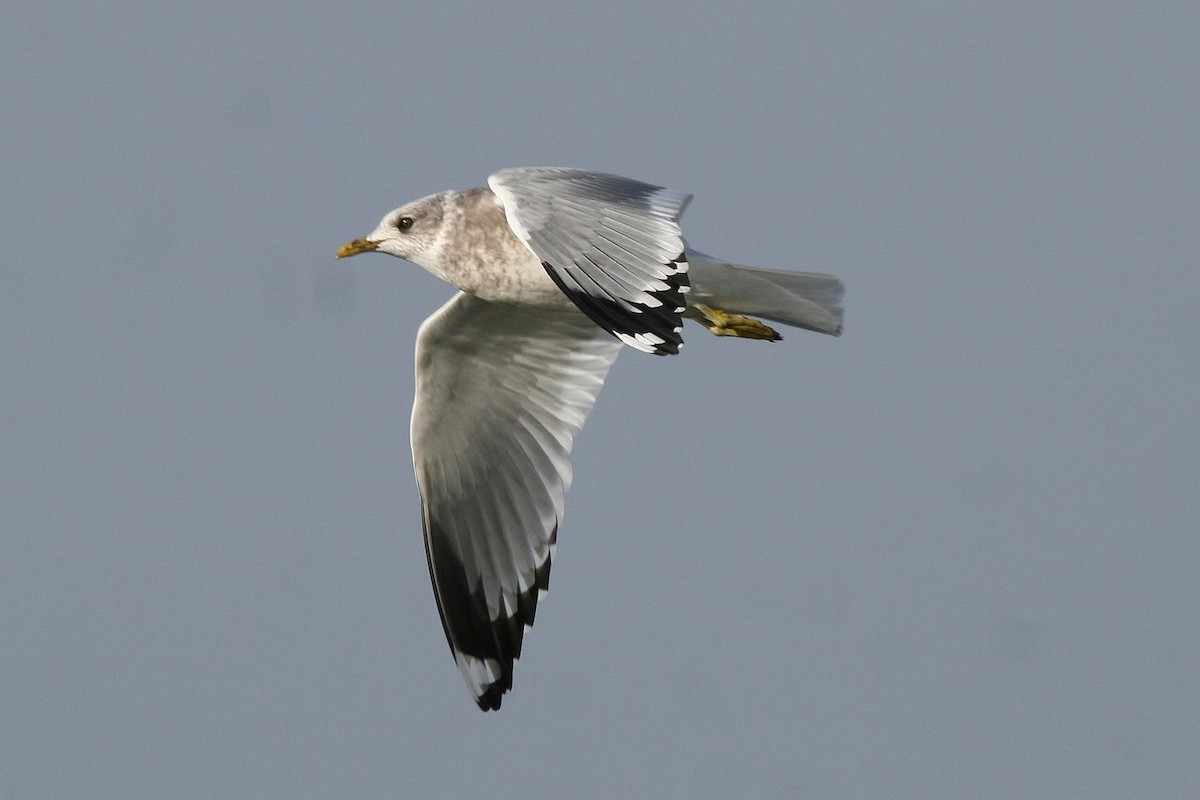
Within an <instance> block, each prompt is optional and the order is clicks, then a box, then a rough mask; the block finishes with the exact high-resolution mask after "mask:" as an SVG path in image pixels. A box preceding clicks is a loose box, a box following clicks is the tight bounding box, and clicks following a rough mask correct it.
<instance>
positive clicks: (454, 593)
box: [412, 294, 621, 711]
mask: <svg viewBox="0 0 1200 800" xmlns="http://www.w3.org/2000/svg"><path fill="white" fill-rule="evenodd" d="M620 348H621V345H620V344H619V343H618V342H617V341H615V340H614V339H613V338H612V337H610V336H607V335H605V334H604V333H603V332H602V331H600V330H599V329H597V328H596V326H595V325H593V324H592V323H591V322H590V321H588V320H587V319H586V318H585V317H583V316H582V315H580V314H577V313H575V312H574V311H571V310H554V309H542V308H532V307H528V306H515V305H508V304H503V303H490V302H488V301H486V300H481V299H479V298H477V297H474V296H472V295H467V294H459V295H457V296H456V297H454V299H452V300H451V301H450V302H448V303H446V305H444V306H442V308H441V309H439V310H438V311H437V312H436V313H435V314H433V316H431V317H430V318H429V319H427V320H426V321H425V322H424V324H423V325H422V326H421V330H420V333H419V334H418V336H417V390H416V399H415V401H414V403H413V416H412V449H413V464H414V466H415V468H416V473H417V486H418V488H419V489H420V492H421V502H422V505H423V511H424V523H425V554H426V556H427V557H428V559H429V576H430V578H431V579H432V581H433V592H434V595H435V597H436V598H437V604H438V611H439V613H440V614H441V616H442V627H443V628H444V629H445V632H446V640H447V641H448V642H449V643H450V649H451V650H452V651H453V653H454V660H455V662H456V663H457V664H458V667H459V670H460V671H461V672H462V674H463V678H465V679H466V681H467V686H468V687H469V688H470V689H471V692H472V694H474V696H475V701H476V702H477V703H478V704H479V707H480V708H481V709H483V710H484V711H487V710H489V709H495V708H499V707H500V700H501V695H503V694H504V692H506V691H508V690H509V689H510V688H512V668H513V660H514V659H516V658H518V657H519V656H520V655H521V641H522V638H523V636H524V633H525V628H526V627H528V626H531V625H532V624H533V618H534V612H535V611H536V608H537V601H538V593H539V592H544V591H545V590H546V588H547V586H548V580H549V575H550V558H551V555H552V554H553V552H554V542H555V537H556V536H557V533H558V524H559V521H560V520H561V519H562V514H563V495H564V493H565V492H566V490H567V488H568V487H569V486H570V484H571V463H570V452H571V443H572V440H573V439H574V437H575V434H577V433H578V432H579V430H580V429H581V428H582V427H583V423H584V420H585V419H586V418H587V415H588V413H589V412H590V411H591V410H592V406H593V405H594V404H595V402H596V395H597V394H599V392H600V387H601V386H602V385H603V383H604V378H605V376H606V375H607V374H608V368H609V367H610V366H611V365H612V362H613V361H614V360H615V359H616V357H617V353H618V352H619V351H620Z"/></svg>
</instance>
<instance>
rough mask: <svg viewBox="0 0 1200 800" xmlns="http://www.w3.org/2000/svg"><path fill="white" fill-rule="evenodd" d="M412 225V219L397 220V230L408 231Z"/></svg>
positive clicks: (401, 218)
mask: <svg viewBox="0 0 1200 800" xmlns="http://www.w3.org/2000/svg"><path fill="white" fill-rule="evenodd" d="M412 224H413V218H412V217H400V219H398V220H396V228H397V229H399V230H402V231H406V230H408V229H409V228H411V227H412Z"/></svg>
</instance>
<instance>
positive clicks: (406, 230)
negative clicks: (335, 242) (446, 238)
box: [334, 192, 445, 269]
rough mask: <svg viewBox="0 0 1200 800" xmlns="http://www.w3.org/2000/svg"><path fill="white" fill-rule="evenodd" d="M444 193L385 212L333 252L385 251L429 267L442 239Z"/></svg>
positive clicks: (338, 254)
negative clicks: (372, 227)
mask: <svg viewBox="0 0 1200 800" xmlns="http://www.w3.org/2000/svg"><path fill="white" fill-rule="evenodd" d="M444 194H445V193H444V192H443V193H442V194H435V195H430V196H429V197H423V198H421V199H420V200H414V201H413V202H411V203H409V204H407V205H403V206H400V208H397V209H396V210H395V211H389V212H388V213H387V214H386V215H385V216H384V218H383V219H382V220H380V222H379V225H378V226H377V227H376V228H375V230H373V231H371V233H369V234H368V235H366V236H365V237H363V238H361V239H355V240H354V241H352V242H346V243H345V244H344V245H342V246H341V247H339V248H338V250H337V252H336V253H334V257H335V258H349V257H350V256H356V255H358V254H359V253H370V252H377V253H387V254H388V255H390V256H396V257H397V258H403V259H405V260H406V261H411V262H412V263H414V264H416V265H417V266H419V267H424V268H425V269H429V268H430V267H431V266H432V265H433V263H434V262H435V261H436V253H437V252H438V250H439V249H440V248H439V244H440V242H441V238H442V218H443V216H444V213H445V211H444V209H445V198H444V197H443V195H444Z"/></svg>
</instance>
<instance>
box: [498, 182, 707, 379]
mask: <svg viewBox="0 0 1200 800" xmlns="http://www.w3.org/2000/svg"><path fill="white" fill-rule="evenodd" d="M488 185H489V186H490V187H491V189H492V191H493V192H495V194H496V196H497V197H499V198H500V201H501V202H502V203H503V204H504V213H505V216H506V218H507V220H508V225H509V227H510V228H511V229H512V230H513V232H514V233H515V234H516V235H517V237H518V238H519V239H520V240H521V241H522V242H524V243H525V245H526V246H527V247H528V248H529V249H530V251H531V252H533V254H534V255H535V256H537V258H538V259H539V260H541V262H542V265H543V266H544V267H545V269H546V272H547V273H548V274H549V275H550V277H551V278H552V279H553V280H554V282H555V283H556V284H557V285H558V287H559V289H561V290H562V291H563V293H564V294H566V295H567V297H569V298H570V299H571V301H572V302H574V303H575V305H576V306H578V307H579V309H580V310H581V311H583V312H584V313H585V314H587V315H588V316H589V317H590V318H591V319H592V320H593V321H594V322H596V323H597V324H598V325H600V326H601V327H602V328H604V329H605V330H606V331H608V332H609V333H611V334H613V335H615V336H616V337H617V338H618V339H620V340H621V341H622V342H625V343H626V344H628V345H631V346H633V347H636V348H637V349H639V350H642V351H644V352H648V353H656V354H658V355H669V354H673V353H677V352H679V347H680V345H682V343H683V339H682V336H681V335H680V333H681V331H682V330H683V321H682V317H681V315H682V313H683V311H684V308H685V307H686V305H687V303H686V301H685V300H684V297H683V295H684V294H685V293H686V292H687V291H688V289H689V288H690V286H689V283H688V275H687V269H688V264H687V256H686V255H685V249H684V244H683V235H682V233H681V231H680V229H679V217H680V215H681V214H683V210H684V209H685V208H686V207H687V204H688V203H689V202H690V201H691V195H688V194H683V193H681V192H676V191H673V190H670V189H664V188H663V187H661V186H654V185H652V184H648V183H642V182H641V181H635V180H631V179H629V178H622V177H619V176H616V175H608V174H604V173H598V172H587V171H584V170H575V169H564V168H557V167H520V168H515V169H505V170H500V171H499V172H496V173H494V174H493V175H492V176H491V177H489V178H488Z"/></svg>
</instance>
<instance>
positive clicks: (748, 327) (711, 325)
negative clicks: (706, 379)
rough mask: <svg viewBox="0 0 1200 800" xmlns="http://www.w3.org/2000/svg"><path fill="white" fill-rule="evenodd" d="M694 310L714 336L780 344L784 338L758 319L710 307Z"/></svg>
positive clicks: (698, 319) (699, 319) (702, 306)
mask: <svg viewBox="0 0 1200 800" xmlns="http://www.w3.org/2000/svg"><path fill="white" fill-rule="evenodd" d="M694 308H695V309H696V310H697V311H699V312H700V316H699V317H697V321H698V322H699V323H700V324H701V325H703V326H704V327H706V328H708V330H709V333H711V334H712V335H713V336H737V337H738V338H741V339H765V340H766V341H768V342H778V341H779V340H781V339H782V338H783V337H782V336H780V335H779V332H778V331H777V330H775V329H774V328H772V327H770V326H769V325H765V324H763V323H761V322H759V321H758V320H756V319H751V318H750V317H744V316H742V315H741V314H729V313H726V312H724V311H721V310H720V309H716V308H712V307H710V306H704V305H697V306H694Z"/></svg>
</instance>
